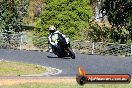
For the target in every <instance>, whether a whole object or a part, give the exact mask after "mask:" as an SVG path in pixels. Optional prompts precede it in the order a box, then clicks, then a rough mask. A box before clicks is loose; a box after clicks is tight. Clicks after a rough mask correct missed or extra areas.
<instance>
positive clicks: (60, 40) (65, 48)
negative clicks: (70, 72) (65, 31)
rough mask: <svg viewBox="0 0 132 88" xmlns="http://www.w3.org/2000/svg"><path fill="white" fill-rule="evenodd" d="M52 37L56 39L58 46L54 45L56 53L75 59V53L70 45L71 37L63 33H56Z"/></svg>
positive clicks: (60, 56)
mask: <svg viewBox="0 0 132 88" xmlns="http://www.w3.org/2000/svg"><path fill="white" fill-rule="evenodd" d="M52 37H53V38H54V39H55V40H56V42H55V43H56V46H52V50H53V53H54V54H55V55H57V56H58V57H59V58H63V57H71V58H72V59H75V53H74V52H73V50H72V48H71V46H70V42H69V38H64V37H63V36H62V35H61V34H54V36H52Z"/></svg>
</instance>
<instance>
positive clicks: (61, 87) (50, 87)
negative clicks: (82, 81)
mask: <svg viewBox="0 0 132 88" xmlns="http://www.w3.org/2000/svg"><path fill="white" fill-rule="evenodd" d="M131 87H132V83H130V84H86V85H84V86H80V85H78V84H76V83H73V84H71V83H68V84H66V83H58V84H57V83H56V84H54V83H52V84H45V83H25V84H17V85H11V86H9V85H8V86H0V88H131Z"/></svg>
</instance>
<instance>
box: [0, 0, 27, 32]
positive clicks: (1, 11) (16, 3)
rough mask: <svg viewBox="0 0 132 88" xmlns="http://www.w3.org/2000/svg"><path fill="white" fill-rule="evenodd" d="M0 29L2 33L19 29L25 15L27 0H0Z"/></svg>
mask: <svg viewBox="0 0 132 88" xmlns="http://www.w3.org/2000/svg"><path fill="white" fill-rule="evenodd" d="M0 7H1V8H0V30H1V32H4V33H12V32H19V31H21V24H22V20H23V18H24V16H25V15H26V11H27V7H28V0H1V1H0Z"/></svg>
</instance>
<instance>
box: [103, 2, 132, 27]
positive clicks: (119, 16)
mask: <svg viewBox="0 0 132 88" xmlns="http://www.w3.org/2000/svg"><path fill="white" fill-rule="evenodd" d="M103 11H105V12H106V13H105V14H106V15H107V16H108V20H109V22H110V23H111V24H112V26H116V27H122V26H128V25H131V26H132V24H131V23H132V0H105V1H104V5H103V6H102V12H103Z"/></svg>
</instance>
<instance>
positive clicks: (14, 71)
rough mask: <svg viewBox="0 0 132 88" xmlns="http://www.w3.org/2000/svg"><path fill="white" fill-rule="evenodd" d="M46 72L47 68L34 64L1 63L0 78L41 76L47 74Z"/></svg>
mask: <svg viewBox="0 0 132 88" xmlns="http://www.w3.org/2000/svg"><path fill="white" fill-rule="evenodd" d="M46 70H47V69H46V68H43V67H41V66H36V65H33V64H26V63H22V62H6V61H0V76H20V75H30V74H40V73H44V72H46Z"/></svg>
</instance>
